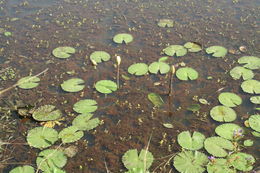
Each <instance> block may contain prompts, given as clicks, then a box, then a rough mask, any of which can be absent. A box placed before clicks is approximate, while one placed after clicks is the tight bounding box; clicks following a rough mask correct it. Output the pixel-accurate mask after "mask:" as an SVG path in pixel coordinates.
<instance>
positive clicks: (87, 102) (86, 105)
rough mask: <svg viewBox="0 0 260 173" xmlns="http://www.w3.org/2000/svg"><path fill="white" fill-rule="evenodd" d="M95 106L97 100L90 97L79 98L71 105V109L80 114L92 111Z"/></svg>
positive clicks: (94, 109) (95, 108)
mask: <svg viewBox="0 0 260 173" xmlns="http://www.w3.org/2000/svg"><path fill="white" fill-rule="evenodd" d="M97 108H98V106H97V102H96V101H95V100H92V99H84V100H79V101H78V102H76V103H75V104H74V105H73V110H74V111H75V112H77V113H81V114H85V113H91V112H94V111H96V110H97Z"/></svg>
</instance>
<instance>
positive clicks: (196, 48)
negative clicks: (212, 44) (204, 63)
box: [184, 42, 202, 52]
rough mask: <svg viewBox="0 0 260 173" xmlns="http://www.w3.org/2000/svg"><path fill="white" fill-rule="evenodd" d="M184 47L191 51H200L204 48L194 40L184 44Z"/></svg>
mask: <svg viewBox="0 0 260 173" xmlns="http://www.w3.org/2000/svg"><path fill="white" fill-rule="evenodd" d="M184 47H185V48H186V49H188V51H189V52H199V51H201V50H202V47H201V45H199V44H198V43H194V42H187V43H185V44H184Z"/></svg>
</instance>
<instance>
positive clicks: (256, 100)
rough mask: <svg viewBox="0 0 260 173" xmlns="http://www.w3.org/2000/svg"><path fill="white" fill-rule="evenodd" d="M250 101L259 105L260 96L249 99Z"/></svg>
mask: <svg viewBox="0 0 260 173" xmlns="http://www.w3.org/2000/svg"><path fill="white" fill-rule="evenodd" d="M250 101H251V102H252V103H254V104H260V96H253V97H250Z"/></svg>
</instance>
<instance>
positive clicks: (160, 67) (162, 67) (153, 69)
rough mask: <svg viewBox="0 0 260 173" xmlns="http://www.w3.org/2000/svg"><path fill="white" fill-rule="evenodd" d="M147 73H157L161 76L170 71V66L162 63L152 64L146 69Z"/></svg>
mask: <svg viewBox="0 0 260 173" xmlns="http://www.w3.org/2000/svg"><path fill="white" fill-rule="evenodd" d="M148 69H149V72H150V73H153V74H157V73H158V72H159V71H160V73H161V74H166V73H168V72H169V71H170V66H169V65H168V64H166V63H164V62H153V63H152V64H150V65H149V67H148Z"/></svg>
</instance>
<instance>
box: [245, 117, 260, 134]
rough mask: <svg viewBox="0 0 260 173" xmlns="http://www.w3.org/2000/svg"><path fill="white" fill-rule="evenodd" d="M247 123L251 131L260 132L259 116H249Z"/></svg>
mask: <svg viewBox="0 0 260 173" xmlns="http://www.w3.org/2000/svg"><path fill="white" fill-rule="evenodd" d="M248 122H249V125H250V127H251V128H252V129H253V130H255V131H257V132H260V115H258V114H257V115H251V116H250V117H249V119H248Z"/></svg>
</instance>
